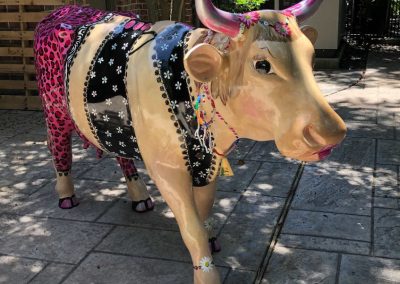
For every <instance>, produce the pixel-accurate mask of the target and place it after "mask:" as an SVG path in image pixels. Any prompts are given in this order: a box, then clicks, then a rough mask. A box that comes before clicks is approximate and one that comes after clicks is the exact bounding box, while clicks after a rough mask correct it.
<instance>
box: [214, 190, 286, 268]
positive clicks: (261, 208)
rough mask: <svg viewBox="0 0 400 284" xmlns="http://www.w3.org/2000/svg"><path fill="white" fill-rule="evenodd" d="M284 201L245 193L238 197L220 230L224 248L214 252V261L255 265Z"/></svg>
mask: <svg viewBox="0 0 400 284" xmlns="http://www.w3.org/2000/svg"><path fill="white" fill-rule="evenodd" d="M283 203H284V199H283V198H277V197H269V196H246V197H244V198H243V199H242V200H240V201H239V203H238V204H237V206H236V207H235V209H234V211H233V212H232V214H231V216H230V217H229V219H228V221H227V223H226V225H225V226H224V227H223V229H222V231H221V234H220V238H219V240H220V243H221V245H222V247H223V250H222V251H221V252H220V253H218V254H216V255H215V261H216V263H217V264H221V265H229V266H231V267H233V268H240V269H253V270H254V269H256V268H257V265H258V264H259V263H260V262H261V261H262V256H263V254H264V250H265V248H266V247H267V246H268V244H269V240H270V237H271V233H272V231H273V228H274V226H275V223H276V221H277V218H278V215H279V214H280V212H281V209H282V206H283ZM263 248H264V249H263Z"/></svg>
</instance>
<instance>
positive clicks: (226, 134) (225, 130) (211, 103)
mask: <svg viewBox="0 0 400 284" xmlns="http://www.w3.org/2000/svg"><path fill="white" fill-rule="evenodd" d="M197 86H198V88H196V94H194V96H195V97H197V96H199V95H204V97H203V99H202V100H201V101H200V106H199V109H200V110H201V111H203V114H205V115H204V118H205V119H204V120H205V121H206V122H210V121H211V123H210V126H209V130H210V131H211V132H212V134H213V137H214V139H215V140H214V143H215V152H217V153H218V154H220V155H226V154H228V152H229V151H230V149H232V145H234V143H235V141H236V140H237V139H238V138H239V137H238V133H237V130H236V129H237V127H236V126H237V123H236V122H237V119H236V118H235V116H234V115H233V113H232V111H231V110H230V106H229V104H225V103H223V102H222V101H221V99H220V98H216V99H214V98H213V96H212V93H211V91H212V90H211V84H210V83H208V84H202V85H199V84H198V85H197Z"/></svg>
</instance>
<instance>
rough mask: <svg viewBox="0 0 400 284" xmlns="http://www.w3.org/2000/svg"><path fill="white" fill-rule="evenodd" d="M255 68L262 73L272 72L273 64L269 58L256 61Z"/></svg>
mask: <svg viewBox="0 0 400 284" xmlns="http://www.w3.org/2000/svg"><path fill="white" fill-rule="evenodd" d="M254 68H255V69H256V70H257V71H258V72H259V73H261V74H269V73H272V67H271V64H270V63H269V62H268V61H267V60H260V61H255V62H254Z"/></svg>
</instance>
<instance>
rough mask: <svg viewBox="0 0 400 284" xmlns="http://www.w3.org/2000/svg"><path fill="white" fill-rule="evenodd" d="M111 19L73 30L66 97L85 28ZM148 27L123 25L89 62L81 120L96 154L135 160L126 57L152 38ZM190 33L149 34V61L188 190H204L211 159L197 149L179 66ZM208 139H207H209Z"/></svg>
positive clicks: (186, 81) (174, 29)
mask: <svg viewBox="0 0 400 284" xmlns="http://www.w3.org/2000/svg"><path fill="white" fill-rule="evenodd" d="M111 18H112V14H109V15H106V16H105V17H104V18H103V19H102V20H99V21H98V22H96V23H92V24H88V25H85V26H81V27H79V28H78V29H77V31H76V34H77V36H76V39H75V41H74V44H73V45H72V47H71V50H70V52H69V54H68V56H67V61H66V68H65V70H66V71H65V82H66V93H67V96H68V94H69V92H68V87H69V86H68V85H69V80H68V78H69V74H70V69H71V66H72V64H73V60H74V58H75V57H76V53H77V52H78V51H79V49H80V46H81V45H82V44H83V43H84V42H85V38H87V36H88V34H89V33H90V30H91V27H92V26H94V25H95V24H97V23H101V22H104V21H109V20H110V19H111ZM150 27H151V25H150V24H146V23H143V22H140V21H138V20H137V19H127V20H126V21H124V22H122V23H121V24H120V25H119V26H117V27H116V28H115V29H114V30H113V31H112V32H110V33H109V34H108V35H107V36H106V37H105V38H104V40H103V41H102V43H101V45H100V46H99V48H98V50H97V52H96V55H95V56H94V58H93V59H92V62H91V66H90V69H89V72H88V74H87V77H86V81H85V88H84V100H85V102H84V103H85V111H86V116H87V119H88V122H89V125H90V127H91V130H92V133H93V134H94V136H95V137H96V139H97V142H98V143H99V145H100V146H101V147H102V149H103V150H105V151H107V152H111V153H115V154H117V155H118V156H122V157H125V158H135V159H139V160H141V155H140V150H139V147H138V144H137V139H136V136H135V130H134V128H133V123H132V116H131V113H130V109H129V98H128V97H127V92H126V71H127V63H128V60H129V55H130V54H131V52H133V51H135V50H137V47H135V43H136V41H137V39H138V38H139V37H140V36H141V35H142V34H144V33H153V32H151V31H148V30H149V29H150ZM190 30H191V28H190V27H188V26H186V25H183V24H172V25H171V26H169V27H167V28H166V29H165V30H164V31H162V32H161V33H159V34H158V35H155V34H154V33H153V34H154V35H155V41H156V44H155V45H154V51H155V54H154V55H153V58H152V59H153V66H154V69H155V70H154V72H155V75H156V76H157V84H159V85H160V91H161V96H162V98H163V99H164V100H165V103H166V107H167V111H168V112H170V113H171V119H172V120H173V122H172V123H173V124H174V126H175V127H176V129H177V135H179V136H180V139H181V141H182V145H181V148H182V154H183V156H184V159H185V160H186V161H187V162H186V165H187V168H188V170H189V171H190V172H191V174H192V177H193V185H195V186H204V185H207V184H208V183H209V179H210V177H211V176H213V174H214V171H215V158H216V157H215V156H214V155H213V153H211V152H210V151H209V150H207V149H206V148H205V147H204V142H203V144H202V143H200V140H199V137H200V138H204V137H205V136H204V135H206V133H203V130H202V129H198V127H197V126H198V125H197V120H196V118H195V115H194V109H193V105H194V103H195V102H194V101H195V100H196V98H195V97H194V96H191V95H190V94H191V92H192V89H191V87H190V78H189V77H188V75H187V73H186V72H185V70H184V66H183V57H184V52H185V50H184V49H185V48H186V45H185V36H186V35H187V33H188V32H189V31H190ZM132 47H134V48H133V51H132ZM139 48H140V47H139ZM155 83H156V82H155ZM196 131H197V136H196V135H195V132H196ZM209 138H210V140H211V139H213V138H212V135H211V136H210V137H209ZM207 143H211V142H207Z"/></svg>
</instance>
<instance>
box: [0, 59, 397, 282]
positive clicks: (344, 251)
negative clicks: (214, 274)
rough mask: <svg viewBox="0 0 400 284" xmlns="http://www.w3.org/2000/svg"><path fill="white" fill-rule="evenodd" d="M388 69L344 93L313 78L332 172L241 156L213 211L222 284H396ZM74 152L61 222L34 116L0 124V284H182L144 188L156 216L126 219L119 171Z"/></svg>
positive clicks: (14, 115)
mask: <svg viewBox="0 0 400 284" xmlns="http://www.w3.org/2000/svg"><path fill="white" fill-rule="evenodd" d="M399 60H400V52H390V51H389V52H372V53H371V54H370V57H369V63H368V69H367V72H366V74H365V79H364V80H362V81H361V82H359V83H358V84H357V85H356V86H353V87H351V88H348V87H349V86H350V85H352V84H354V83H356V82H357V80H358V78H359V77H360V72H351V71H349V72H343V71H335V72H317V78H318V80H319V81H320V82H321V87H322V89H323V90H324V92H325V94H327V95H328V99H329V100H330V101H331V102H332V103H333V105H334V106H335V107H336V108H337V110H338V112H339V113H340V114H341V115H342V116H343V117H344V119H345V120H346V122H347V125H348V127H349V135H348V138H346V140H345V142H344V143H343V145H342V146H341V147H340V148H339V149H337V150H336V151H335V152H334V154H333V155H332V157H331V158H330V159H329V160H327V161H325V162H322V163H319V164H313V165H306V166H303V165H301V164H299V163H298V162H294V161H290V160H287V159H283V158H282V157H281V156H280V155H279V154H278V153H277V151H276V149H275V148H274V146H273V144H272V143H255V142H251V141H242V142H241V144H240V147H239V148H238V150H237V151H236V152H235V153H233V154H232V157H231V161H232V164H233V165H234V170H235V173H236V175H235V177H233V178H224V179H221V181H220V183H219V187H218V199H217V201H216V204H215V210H214V212H215V213H214V215H215V218H216V220H217V228H218V232H219V239H220V241H221V243H222V246H223V250H222V252H221V253H219V254H217V255H216V256H215V261H216V263H217V265H218V266H219V270H220V272H221V275H222V279H223V281H224V283H240V284H243V283H253V282H254V281H257V282H256V283H259V282H262V283H400V190H399V185H398V182H399V177H398V175H399V165H400V140H398V139H399V137H400V135H399V133H398V130H399V122H400V120H399V115H398V113H399V108H400V80H399V79H400V66H399ZM75 142H76V143H75V145H74V159H75V160H76V163H75V166H74V168H73V172H74V176H75V184H76V189H77V194H78V195H79V197H80V199H81V205H80V206H78V207H77V208H75V209H73V210H60V209H58V207H57V196H56V194H55V192H54V181H53V180H54V173H53V171H52V166H51V161H50V156H49V153H48V151H47V148H46V145H45V129H44V125H43V119H42V114H41V113H40V112H28V111H27V112H23V111H0V283H7V284H8V283H18V284H19V283H40V284H43V283H113V284H117V283H141V284H142V283H183V284H187V283H191V281H192V269H191V263H190V258H189V254H188V252H187V251H186V249H185V247H184V245H183V243H182V240H181V237H180V235H179V232H178V228H177V225H176V222H175V220H174V219H173V215H172V213H171V211H170V210H169V209H168V207H167V206H166V204H165V203H164V201H163V200H162V198H161V197H160V195H159V193H158V192H157V190H156V189H155V187H154V184H153V183H152V182H151V181H150V180H149V179H148V178H146V181H147V184H148V186H149V188H150V191H151V193H152V195H153V197H154V198H155V200H156V209H155V211H154V212H151V213H148V214H135V213H133V212H132V211H131V210H130V203H129V201H128V199H127V194H126V190H125V186H124V184H123V182H122V178H121V173H120V171H119V169H118V167H117V164H116V162H115V161H114V160H111V159H110V158H103V159H102V160H97V159H96V158H95V154H94V152H93V151H92V150H89V151H85V150H83V149H82V147H81V145H82V144H81V143H80V142H79V141H78V139H75ZM141 172H143V174H144V177H146V175H145V170H144V169H143V167H142V166H141Z"/></svg>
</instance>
